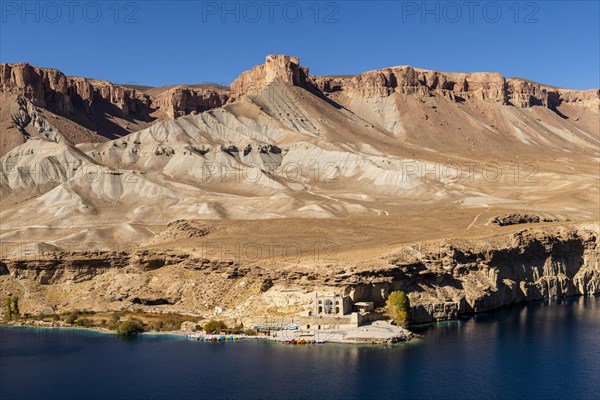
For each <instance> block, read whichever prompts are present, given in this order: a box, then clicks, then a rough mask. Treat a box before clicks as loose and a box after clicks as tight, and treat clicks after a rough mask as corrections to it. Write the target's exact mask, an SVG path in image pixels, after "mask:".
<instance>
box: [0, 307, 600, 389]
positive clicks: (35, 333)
mask: <svg viewBox="0 0 600 400" xmlns="http://www.w3.org/2000/svg"><path fill="white" fill-rule="evenodd" d="M599 321H600V297H592V298H583V297H581V298H575V299H567V300H559V301H551V302H536V303H529V304H527V305H523V306H514V307H510V308H505V309H502V310H498V311H494V312H490V313H485V314H480V315H477V316H475V317H471V318H466V319H462V320H459V321H454V322H445V323H440V324H435V325H429V326H425V327H419V328H418V329H416V330H417V331H418V333H420V334H422V335H423V338H422V339H421V340H418V341H414V342H411V343H410V344H404V345H397V346H387V347H385V346H371V345H363V346H352V345H335V344H326V345H321V346H318V345H316V346H287V345H281V344H273V343H264V342H254V341H251V342H236V343H201V342H195V341H190V340H188V339H185V338H177V337H173V336H170V337H166V336H158V335H148V336H147V335H143V336H141V337H138V338H136V339H133V340H122V339H119V338H118V337H116V336H113V335H106V334H100V333H96V332H89V331H82V330H64V329H36V328H0V398H2V399H9V398H10V399H42V398H44V399H78V400H79V399H84V398H89V399H107V398H111V399H142V398H144V399H147V398H151V399H187V398H212V399H221V398H235V399H248V398H276V399H296V398H303V399H309V398H319V399H324V398H331V399H333V398H353V399H364V398H377V399H392V398H393V399H395V398H407V399H422V398H428V399H429V398H444V399H448V398H460V399H479V398H482V397H485V398H491V399H494V398H498V399H508V398H510V399H514V398H535V399H564V398H569V399H598V398H600V344H599V338H600V325H599V324H600V322H599Z"/></svg>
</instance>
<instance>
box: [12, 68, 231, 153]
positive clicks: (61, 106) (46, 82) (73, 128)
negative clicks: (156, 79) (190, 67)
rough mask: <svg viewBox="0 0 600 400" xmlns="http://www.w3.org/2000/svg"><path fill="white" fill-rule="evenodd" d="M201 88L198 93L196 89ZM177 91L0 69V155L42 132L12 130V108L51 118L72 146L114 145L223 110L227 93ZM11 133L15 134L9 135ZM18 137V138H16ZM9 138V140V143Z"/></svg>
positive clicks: (36, 70)
mask: <svg viewBox="0 0 600 400" xmlns="http://www.w3.org/2000/svg"><path fill="white" fill-rule="evenodd" d="M196 86H201V87H196ZM196 86H194V87H187V86H184V85H178V86H176V87H167V88H150V89H148V88H146V87H138V86H132V85H118V84H114V83H111V82H107V81H100V80H95V79H87V78H80V77H68V76H65V75H64V74H63V73H62V72H60V71H58V70H56V69H51V68H39V67H35V66H32V65H29V64H27V63H19V64H1V65H0V93H1V94H2V106H1V107H0V108H2V109H3V110H4V111H3V113H2V115H1V118H0V124H1V125H2V127H3V130H4V131H5V132H4V135H3V136H4V137H3V138H2V143H1V144H2V146H1V147H2V148H1V152H0V154H1V155H3V154H5V153H6V152H7V151H8V150H10V149H11V148H13V147H15V145H16V144H20V143H22V142H23V141H25V140H27V139H28V138H29V137H30V136H31V135H32V134H34V133H35V134H37V133H39V134H41V136H45V135H43V131H35V130H34V129H33V130H32V129H29V130H27V131H25V130H24V129H22V128H23V127H22V126H14V125H12V124H11V121H10V120H11V119H13V120H14V118H13V114H14V113H12V114H11V113H10V109H15V108H18V107H17V106H15V105H14V103H18V104H21V103H25V102H30V103H31V106H30V108H32V107H33V108H37V109H38V110H37V111H36V112H35V113H36V114H37V115H40V116H41V115H42V114H43V113H44V112H45V113H46V114H48V115H52V116H55V117H56V119H58V120H59V121H57V122H58V123H57V125H59V126H58V128H57V131H58V132H59V133H60V135H59V136H62V137H63V138H66V139H67V140H69V141H71V142H73V143H84V142H97V141H104V140H106V139H114V138H116V137H120V136H123V135H126V134H128V133H131V132H134V131H137V130H140V129H143V128H146V127H148V126H150V125H152V124H153V123H155V122H158V121H164V120H169V119H173V118H177V117H180V116H183V115H188V114H191V113H198V112H203V111H206V110H210V109H213V108H217V107H221V106H223V105H224V104H225V103H226V102H227V100H228V98H229V95H228V88H225V87H220V86H217V85H196ZM12 128H16V130H13V129H12ZM19 133H20V134H21V135H22V137H19ZM10 136H12V137H10Z"/></svg>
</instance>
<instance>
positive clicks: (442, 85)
mask: <svg viewBox="0 0 600 400" xmlns="http://www.w3.org/2000/svg"><path fill="white" fill-rule="evenodd" d="M311 78H312V81H313V83H314V85H315V86H316V87H317V88H318V89H319V90H320V91H321V92H323V93H326V94H331V93H335V92H339V93H338V94H342V95H345V96H347V97H349V98H363V97H385V96H389V95H391V94H392V93H394V92H397V93H400V94H420V95H422V96H428V95H429V94H430V93H439V94H441V95H442V96H444V97H446V98H448V99H450V100H453V101H458V102H461V101H465V100H466V101H468V100H473V99H477V100H483V101H488V102H493V103H500V104H503V105H507V104H512V105H514V106H517V107H521V108H526V107H531V106H534V105H541V106H544V107H547V108H551V109H553V108H556V107H557V106H559V105H560V104H561V103H563V102H567V103H580V104H582V105H586V106H589V105H590V104H591V105H594V106H595V107H596V108H597V107H598V105H597V104H598V99H600V91H598V90H568V89H557V88H552V87H549V86H545V85H542V84H539V83H535V82H529V81H526V80H523V79H518V78H509V79H507V78H505V77H503V76H502V75H500V74H498V73H449V72H438V71H430V70H424V69H417V68H412V67H409V66H401V67H393V68H385V69H380V70H375V71H369V72H365V73H362V74H359V75H356V76H349V77H328V76H323V77H311ZM591 102H592V103H591Z"/></svg>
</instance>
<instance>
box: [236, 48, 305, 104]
mask: <svg viewBox="0 0 600 400" xmlns="http://www.w3.org/2000/svg"><path fill="white" fill-rule="evenodd" d="M307 77H308V67H301V66H300V61H299V59H298V57H290V56H286V55H273V54H272V55H268V56H267V58H266V60H265V63H264V64H261V65H257V66H255V67H253V68H252V69H251V70H250V71H246V72H243V73H242V74H240V76H239V77H238V78H237V79H236V80H234V81H233V82H232V83H231V96H232V100H235V99H237V98H239V97H241V96H243V95H247V94H256V93H258V92H259V91H260V90H261V89H263V88H264V87H265V85H267V84H269V83H273V82H280V83H284V84H289V85H295V86H304V85H305V84H306V79H307Z"/></svg>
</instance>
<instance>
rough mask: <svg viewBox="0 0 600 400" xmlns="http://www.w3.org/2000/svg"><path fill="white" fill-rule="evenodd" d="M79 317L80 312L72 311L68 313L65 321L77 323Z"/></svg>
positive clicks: (71, 323)
mask: <svg viewBox="0 0 600 400" xmlns="http://www.w3.org/2000/svg"><path fill="white" fill-rule="evenodd" d="M77 317H79V314H77V313H71V314H69V315H67V318H65V322H66V323H67V324H70V325H73V324H74V323H75V321H77Z"/></svg>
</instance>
